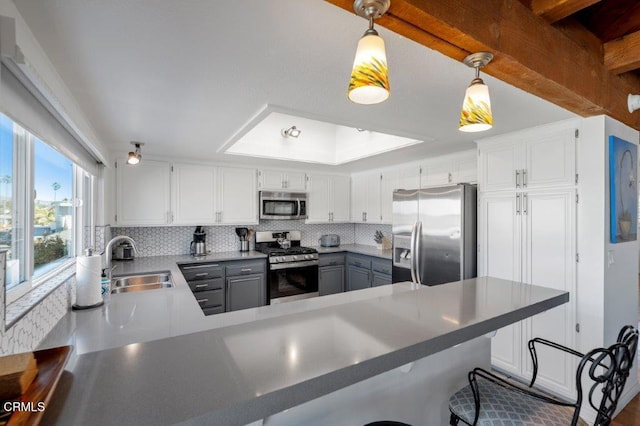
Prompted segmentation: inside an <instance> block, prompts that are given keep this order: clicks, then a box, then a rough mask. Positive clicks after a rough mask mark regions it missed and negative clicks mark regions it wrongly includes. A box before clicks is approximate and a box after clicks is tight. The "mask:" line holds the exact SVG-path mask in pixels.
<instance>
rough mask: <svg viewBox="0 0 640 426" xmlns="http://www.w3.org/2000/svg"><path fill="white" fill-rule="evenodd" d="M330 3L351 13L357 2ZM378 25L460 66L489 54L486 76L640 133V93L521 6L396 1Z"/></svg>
mask: <svg viewBox="0 0 640 426" xmlns="http://www.w3.org/2000/svg"><path fill="white" fill-rule="evenodd" d="M326 1H328V2H329V3H332V4H335V5H337V6H339V7H341V8H343V9H345V10H347V11H349V12H350V13H353V1H352V0H326ZM376 25H381V26H383V27H385V28H389V29H391V30H392V31H394V32H396V33H398V34H400V35H403V36H405V37H407V38H410V39H412V40H415V41H417V42H418V43H421V44H423V45H425V46H428V47H430V48H431V49H434V50H437V51H439V52H441V53H443V54H445V55H447V56H449V57H451V58H454V59H457V60H461V59H462V58H463V57H464V55H466V54H468V53H473V52H478V51H483V50H486V51H489V52H492V53H493V54H494V60H493V61H492V62H491V63H490V64H489V65H487V66H486V67H485V68H483V70H482V71H483V73H487V74H490V75H492V76H494V77H496V78H498V79H500V80H502V81H504V82H506V83H509V84H511V85H513V86H516V87H518V88H520V89H522V90H524V91H527V92H529V93H532V94H534V95H536V96H539V97H541V98H543V99H546V100H548V101H549V102H552V103H554V104H556V105H559V106H561V107H563V108H566V109H568V110H570V111H572V112H574V113H576V114H578V115H581V116H583V117H588V116H593V115H598V114H606V115H609V116H610V117H612V118H615V119H616V120H618V121H621V122H623V123H625V124H627V125H629V126H631V127H633V128H635V129H638V130H640V114H630V113H629V111H628V110H627V94H629V93H637V92H639V91H640V87H637V86H634V85H632V84H630V81H632V80H630V79H625V78H620V77H619V76H617V75H615V74H614V73H612V72H610V71H609V70H607V68H606V67H605V66H604V64H603V60H602V55H601V54H597V53H596V52H594V49H590V48H587V47H585V46H581V45H580V44H579V43H577V42H575V41H574V40H572V39H571V38H570V37H568V36H567V35H566V34H565V33H563V32H562V31H561V30H559V29H557V28H555V27H554V26H552V25H551V24H549V23H548V22H547V21H545V20H544V19H542V18H541V17H539V16H537V15H535V14H534V13H533V12H532V11H531V10H530V9H529V8H528V7H526V6H525V5H523V4H522V3H520V2H519V1H515V0H483V1H482V2H478V1H477V0H448V1H445V2H443V1H441V0H392V2H391V7H390V8H389V11H388V12H387V13H386V14H385V15H384V16H383V17H382V18H380V19H378V20H376Z"/></svg>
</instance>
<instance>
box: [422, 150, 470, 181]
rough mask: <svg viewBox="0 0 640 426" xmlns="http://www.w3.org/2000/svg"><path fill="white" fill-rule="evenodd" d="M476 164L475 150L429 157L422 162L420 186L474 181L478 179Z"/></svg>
mask: <svg viewBox="0 0 640 426" xmlns="http://www.w3.org/2000/svg"><path fill="white" fill-rule="evenodd" d="M477 164H478V160H477V154H476V150H470V151H464V152H459V153H455V154H450V155H444V156H441V157H436V158H432V159H429V160H427V161H425V162H424V163H423V164H422V174H421V176H420V186H421V187H422V188H428V187H433V186H443V185H452V184H456V183H475V182H477V180H478V177H477V175H478V172H477V170H478V166H477Z"/></svg>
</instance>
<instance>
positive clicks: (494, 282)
mask: <svg viewBox="0 0 640 426" xmlns="http://www.w3.org/2000/svg"><path fill="white" fill-rule="evenodd" d="M173 268H174V267H173V266H172V268H170V270H172V272H173V271H174V269H173ZM175 268H177V267H175ZM166 269H167V268H163V270H166ZM177 275H180V274H177ZM180 277H181V275H180ZM177 281H179V282H178V285H177V286H176V288H174V289H169V290H153V291H147V292H143V293H144V294H139V295H135V294H128V295H127V294H124V295H117V296H118V297H119V298H116V297H112V298H111V300H110V301H108V303H107V304H106V306H105V307H104V308H103V309H100V310H98V309H97V310H94V311H93V312H86V313H73V314H71V315H70V317H72V318H69V319H68V320H67V324H66V327H67V329H66V330H62V331H61V330H58V331H59V332H60V336H62V335H64V334H65V333H72V334H74V335H75V337H74V339H75V341H76V343H77V342H78V341H79V339H84V340H87V341H92V342H93V344H94V345H97V346H96V350H98V349H99V347H100V346H103V347H104V348H107V347H111V349H106V350H98V351H94V352H91V351H85V353H80V351H78V352H76V353H75V354H74V355H73V356H72V358H71V360H70V362H69V363H68V365H67V372H66V373H65V374H64V375H63V378H62V379H61V381H60V383H59V385H58V389H57V391H56V393H55V394H54V396H53V399H52V401H51V404H50V406H49V408H48V409H47V412H46V413H45V417H44V423H45V424H47V423H59V424H94V425H98V424H122V423H124V424H153V425H157V424H173V423H179V422H188V423H192V424H210V425H215V424H225V425H226V424H245V423H249V422H251V421H254V420H257V419H261V418H264V417H266V416H269V415H271V414H274V413H277V412H280V411H282V410H285V409H287V408H290V407H292V406H295V405H298V404H300V403H303V402H305V401H309V400H312V399H314V398H317V397H319V396H322V395H325V394H328V393H330V392H333V391H335V390H337V389H340V388H343V387H345V386H348V385H350V384H353V383H356V382H358V381H361V380H363V379H366V378H368V377H372V376H374V375H377V374H380V373H382V372H384V371H388V370H391V369H393V368H396V367H399V366H401V365H404V364H406V363H408V362H411V361H414V360H417V359H420V358H423V357H425V356H428V355H431V354H434V353H436V352H439V351H442V350H444V349H447V348H450V347H452V346H454V345H456V344H458V343H461V342H464V341H468V340H470V339H473V338H475V337H478V336H481V335H483V334H485V333H487V332H489V331H492V330H495V329H498V328H500V327H503V326H505V325H507V324H510V323H513V322H515V321H519V320H521V319H524V318H526V317H529V316H531V315H535V314H537V313H540V312H543V311H545V310H547V309H550V308H553V307H555V306H558V305H560V304H563V303H566V302H567V301H568V300H569V294H568V293H567V292H562V291H558V290H553V289H548V288H542V287H536V286H531V285H525V284H522V283H517V282H512V281H505V280H500V279H494V278H476V279H471V280H466V281H461V282H455V283H449V284H446V285H440V286H435V287H424V286H423V287H415V286H414V285H412V284H410V283H398V284H393V285H386V286H381V287H375V288H369V289H365V290H359V291H354V292H350V293H342V294H336V295H330V296H325V297H319V298H313V299H306V300H301V301H296V302H291V303H286V304H280V305H274V306H269V307H262V308H254V309H248V310H245V311H238V312H232V313H227V314H224V315H214V316H211V317H204V316H201V317H200V318H199V319H197V318H196V316H195V315H194V313H193V312H192V311H193V310H195V309H192V308H195V307H197V305H196V304H195V300H192V304H191V305H188V304H187V298H186V296H185V297H184V298H183V297H182V296H180V295H179V294H178V293H182V292H185V294H186V292H188V291H189V290H188V288H187V287H186V283H185V282H184V279H178V280H177ZM171 292H173V294H171ZM126 296H136V297H132V298H129V300H127V299H125V297H126ZM191 297H192V298H193V296H191ZM109 310H112V311H117V312H118V315H117V318H118V320H117V321H116V322H115V323H113V319H110V317H112V316H113V315H111V314H110V313H109ZM142 312H144V314H141V313H142ZM84 314H88V315H87V316H85V315H84ZM68 316H69V315H68ZM162 317H164V319H162ZM94 321H95V322H96V323H98V324H96V325H93V326H87V325H86V324H85V322H94ZM157 321H161V324H158V323H157ZM87 327H88V328H87ZM127 328H135V330H134V331H133V332H132V333H126V332H124V330H126V329H127ZM158 328H161V329H162V331H161V332H159V331H157V329H158ZM199 330H202V331H199ZM123 332H124V334H126V335H127V336H128V337H127V338H126V339H125V338H121V337H122V336H121V335H122V333H123ZM87 333H96V334H100V335H98V336H93V337H89V336H86V334H87ZM118 336H120V337H118ZM68 337H69V335H67V341H68ZM103 337H104V339H103ZM149 337H151V338H149ZM162 337H165V338H162ZM114 339H115V340H116V341H114ZM127 339H128V340H130V342H129V344H127V343H124V342H125V341H127ZM138 339H141V340H140V342H138V341H137V340H138ZM153 339H157V340H153ZM102 340H104V342H103V343H102V344H100V343H99V342H100V341H102ZM150 340H153V341H150ZM59 343H60V340H57V341H56V339H55V338H53V337H52V338H51V340H49V341H48V344H49V345H55V344H59ZM118 344H119V345H120V347H117V346H118ZM122 345H125V346H122ZM43 347H47V345H44V346H43ZM185 390H186V391H185Z"/></svg>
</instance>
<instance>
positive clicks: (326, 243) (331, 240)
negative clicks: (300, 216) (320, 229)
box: [318, 234, 340, 247]
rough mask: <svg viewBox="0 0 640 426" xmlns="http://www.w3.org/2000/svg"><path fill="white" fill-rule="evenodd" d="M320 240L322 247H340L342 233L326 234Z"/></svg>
mask: <svg viewBox="0 0 640 426" xmlns="http://www.w3.org/2000/svg"><path fill="white" fill-rule="evenodd" d="M318 241H319V242H320V245H321V246H322V247H338V246H339V245H340V235H338V234H324V235H322V236H321V237H320V239H319V240H318Z"/></svg>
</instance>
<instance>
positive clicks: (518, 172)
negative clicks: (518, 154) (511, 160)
mask: <svg viewBox="0 0 640 426" xmlns="http://www.w3.org/2000/svg"><path fill="white" fill-rule="evenodd" d="M516 188H520V170H516Z"/></svg>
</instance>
